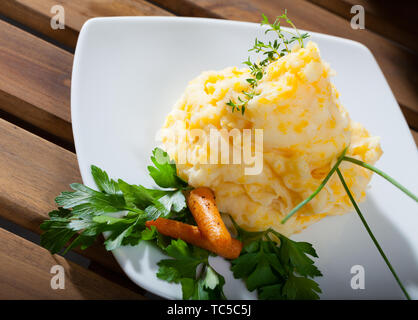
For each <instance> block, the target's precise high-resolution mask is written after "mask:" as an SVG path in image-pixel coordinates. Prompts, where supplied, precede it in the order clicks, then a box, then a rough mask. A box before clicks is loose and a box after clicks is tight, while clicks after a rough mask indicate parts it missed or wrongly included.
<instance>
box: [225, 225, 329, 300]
mask: <svg viewBox="0 0 418 320" xmlns="http://www.w3.org/2000/svg"><path fill="white" fill-rule="evenodd" d="M231 220H232V222H233V224H234V226H235V229H236V230H237V233H238V238H239V239H240V240H241V241H243V243H244V244H245V247H244V249H243V251H242V253H241V255H240V256H239V257H238V258H237V259H235V260H232V261H231V264H232V267H231V270H232V272H233V274H234V277H235V278H239V279H240V278H242V279H243V280H244V282H245V284H246V286H247V289H248V290H249V291H254V290H257V293H258V297H259V298H260V299H266V300H272V299H275V300H277V299H279V300H294V299H296V300H303V299H319V296H318V293H321V289H320V288H319V286H318V284H317V283H316V282H315V281H314V280H312V279H310V278H314V277H319V276H322V274H321V272H320V271H319V270H318V268H317V267H316V266H315V265H314V262H313V260H312V259H311V258H309V256H312V257H315V258H317V257H318V255H317V254H316V252H315V250H314V248H313V247H312V245H311V244H310V243H307V242H296V241H293V240H290V239H289V238H287V237H285V236H283V235H282V234H280V233H278V232H276V231H275V230H273V229H268V230H266V231H262V232H248V231H245V230H244V229H242V228H240V227H239V226H238V225H237V224H236V223H235V221H234V220H233V219H232V218H231ZM272 237H275V238H276V241H275V240H273V239H272ZM277 240H278V241H279V243H280V244H279V245H278V243H277Z"/></svg>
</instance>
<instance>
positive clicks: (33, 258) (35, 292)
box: [0, 228, 144, 300]
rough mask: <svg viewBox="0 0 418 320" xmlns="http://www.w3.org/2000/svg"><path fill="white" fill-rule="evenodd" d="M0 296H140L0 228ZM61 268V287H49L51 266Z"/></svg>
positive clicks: (23, 297)
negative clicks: (62, 277)
mask: <svg viewBox="0 0 418 320" xmlns="http://www.w3.org/2000/svg"><path fill="white" fill-rule="evenodd" d="M0 261H1V263H0V288H1V290H0V299H2V300H4V299H7V300H9V299H19V300H21V299H22V300H23V299H143V298H144V297H142V296H141V295H139V294H137V293H134V292H133V291H130V290H128V289H126V288H124V287H121V286H119V285H117V284H115V283H113V282H111V281H109V280H107V279H105V278H103V277H101V276H99V275H97V274H95V273H94V272H92V271H89V270H86V269H84V268H82V267H80V266H79V265H77V264H74V263H72V262H69V261H67V260H66V259H64V258H63V257H61V256H59V255H51V254H50V253H49V252H48V251H47V250H45V249H44V248H41V247H39V246H37V245H36V244H34V243H32V242H29V241H27V240H25V239H23V238H20V237H18V236H16V235H14V234H13V233H10V232H8V231H6V230H4V229H1V228H0ZM54 265H61V266H62V267H63V268H64V270H65V289H56V290H53V289H52V288H51V278H52V277H53V274H51V273H50V271H51V267H52V266H54Z"/></svg>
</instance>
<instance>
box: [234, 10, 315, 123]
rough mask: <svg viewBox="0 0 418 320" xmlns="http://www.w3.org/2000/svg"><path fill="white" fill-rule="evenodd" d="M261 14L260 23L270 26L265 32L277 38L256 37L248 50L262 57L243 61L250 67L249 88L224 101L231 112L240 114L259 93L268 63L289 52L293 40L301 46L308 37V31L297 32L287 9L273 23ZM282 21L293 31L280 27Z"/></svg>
mask: <svg viewBox="0 0 418 320" xmlns="http://www.w3.org/2000/svg"><path fill="white" fill-rule="evenodd" d="M262 16H263V20H262V21H261V25H267V26H269V27H270V28H268V29H267V30H266V31H265V33H266V34H267V33H269V32H274V33H276V34H277V37H278V38H277V39H275V40H274V41H269V42H263V41H260V40H259V39H257V38H256V39H255V41H254V45H253V47H252V48H250V49H249V50H248V51H254V52H256V53H262V54H263V56H264V59H262V60H261V61H259V62H252V61H251V60H250V58H249V57H248V60H247V61H244V62H243V63H244V64H245V65H247V66H248V68H249V69H250V74H251V78H248V79H246V81H247V82H248V83H249V84H250V89H249V90H247V91H246V90H243V91H242V92H241V93H242V94H243V96H238V98H237V101H233V100H232V99H229V101H228V102H227V103H226V104H227V105H228V106H230V107H231V108H232V112H234V111H240V112H241V114H242V115H244V113H245V110H246V108H247V105H248V102H249V101H250V100H251V99H253V98H254V97H255V96H258V95H259V94H260V93H259V92H257V86H258V84H259V82H260V80H261V79H262V78H263V76H264V74H265V69H266V67H267V66H268V65H269V64H270V63H272V62H274V61H276V60H277V59H279V58H281V57H283V56H284V55H285V54H286V53H290V49H289V46H290V44H292V43H293V42H295V41H297V42H298V43H299V45H300V46H301V47H302V48H303V40H304V39H306V38H308V37H309V34H308V33H303V34H300V33H299V31H298V29H297V28H296V26H295V24H294V23H293V22H292V21H291V20H290V19H289V17H288V16H287V10H285V12H284V14H282V15H280V16H278V17H277V18H276V20H275V21H274V22H273V23H270V22H269V20H268V18H267V17H266V16H265V15H264V14H263V15H262ZM283 22H284V23H287V24H288V25H290V26H291V27H292V28H293V30H294V31H288V30H284V29H282V23H283ZM289 36H290V37H289Z"/></svg>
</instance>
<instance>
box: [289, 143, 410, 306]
mask: <svg viewBox="0 0 418 320" xmlns="http://www.w3.org/2000/svg"><path fill="white" fill-rule="evenodd" d="M346 151H347V148H345V149H344V150H343V152H342V154H341V155H340V157H339V158H338V160H337V162H336V163H335V165H334V166H333V167H332V169H331V170H330V171H329V173H328V174H327V176H326V177H325V179H324V180H323V181H322V182H321V184H320V185H319V187H318V188H317V189H316V190H315V191H314V192H313V193H312V194H311V195H310V196H309V197H308V198H307V199H305V200H304V201H302V202H301V203H299V204H298V205H297V206H296V207H295V208H293V209H292V210H291V211H290V212H289V214H288V215H286V217H285V218H284V219H283V220H282V223H285V222H286V221H287V220H288V219H289V218H290V217H292V216H293V215H294V214H295V213H296V212H297V211H298V210H299V209H300V208H302V207H303V206H304V205H305V204H307V203H308V202H309V201H311V200H312V199H313V198H314V197H315V196H316V195H317V194H318V193H319V192H320V191H321V190H322V188H323V187H324V186H325V184H326V183H327V181H328V180H329V179H330V178H331V176H332V175H333V174H334V172H337V174H338V176H339V178H340V180H341V183H342V184H343V187H344V189H345V191H346V193H347V195H348V197H349V199H350V201H351V203H352V204H353V206H354V209H355V210H356V212H357V214H358V216H359V217H360V220H361V222H362V223H363V225H364V227H365V228H366V230H367V233H368V234H369V236H370V238H371V239H372V241H373V243H374V244H375V246H376V247H377V249H378V251H379V253H380V255H381V256H382V258H383V260H384V261H385V263H386V265H387V266H388V268H389V270H390V271H391V273H392V275H393V276H394V278H395V280H396V282H397V283H398V285H399V287H400V288H401V290H402V292H403V293H404V295H405V297H406V298H407V299H408V300H410V299H411V298H410V296H409V294H408V292H407V291H406V289H405V287H404V286H403V284H402V282H401V280H400V279H399V277H398V275H397V274H396V272H395V269H393V267H392V265H391V263H390V262H389V259H388V258H387V257H386V254H385V253H384V252H383V249H382V248H381V247H380V245H379V242H378V241H377V239H376V237H375V236H374V235H373V233H372V231H371V229H370V227H369V225H368V224H367V221H366V219H365V218H364V216H363V214H362V213H361V211H360V208H359V207H358V205H357V203H356V201H355V200H354V197H353V196H352V194H351V192H350V190H349V188H348V186H347V184H346V183H345V181H344V178H343V175H342V173H341V171H340V169H339V165H340V164H341V162H342V161H348V162H351V163H354V164H357V165H359V166H361V167H363V168H366V169H369V170H371V171H373V172H375V173H377V174H379V175H380V176H381V177H383V178H385V179H386V180H388V181H389V182H390V183H392V184H393V185H394V186H396V187H397V188H399V189H400V190H401V191H403V192H404V193H405V194H407V195H408V196H409V197H411V198H412V199H414V200H415V201H416V202H418V197H417V196H416V195H415V194H413V193H412V192H411V191H409V190H408V189H407V188H405V187H404V186H402V185H401V184H400V183H399V182H397V181H396V180H395V179H393V178H392V177H390V176H389V175H388V174H386V173H385V172H383V171H382V170H380V169H378V168H376V167H374V166H372V165H370V164H368V163H365V162H363V161H360V160H357V159H355V158H351V157H348V156H346V155H345V153H346Z"/></svg>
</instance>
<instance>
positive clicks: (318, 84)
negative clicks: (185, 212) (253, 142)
mask: <svg viewBox="0 0 418 320" xmlns="http://www.w3.org/2000/svg"><path fill="white" fill-rule="evenodd" d="M332 73H333V72H332V70H331V69H330V67H329V65H328V64H327V63H325V62H324V61H322V60H321V57H320V54H319V50H318V47H317V46H316V44H315V43H313V42H309V43H308V44H307V46H306V48H300V47H294V48H293V49H292V52H291V53H289V54H288V55H286V56H285V57H283V58H280V59H278V60H277V61H275V62H273V63H271V64H270V65H269V66H268V67H267V68H266V73H265V75H264V77H263V78H262V79H261V81H260V83H259V85H258V86H257V89H256V90H257V93H258V94H259V95H257V96H256V97H255V98H253V99H252V100H250V102H249V103H248V106H247V109H246V111H245V113H244V114H243V115H242V114H241V112H237V111H235V112H232V111H231V107H230V106H227V105H226V103H227V102H228V101H229V100H230V99H232V100H233V101H237V99H238V97H239V96H243V95H242V91H243V90H249V84H248V82H247V81H246V79H247V78H250V77H251V76H250V72H249V70H248V69H245V68H244V69H238V68H236V67H231V68H226V69H224V70H220V71H207V72H203V73H202V74H201V75H200V76H198V77H197V78H195V79H194V80H192V81H191V82H190V83H189V85H188V86H187V88H186V90H185V92H184V94H183V95H182V97H181V98H180V100H178V102H177V103H176V104H175V106H174V109H173V110H172V112H171V113H170V114H169V115H168V116H167V118H166V121H165V124H164V127H163V129H164V130H162V133H161V138H162V141H163V144H164V147H165V150H166V151H167V152H168V153H169V155H170V156H171V157H172V158H173V159H174V160H175V161H176V162H179V161H178V160H179V159H178V154H179V153H178V151H179V148H180V144H179V142H178V139H176V137H178V132H179V131H182V130H183V131H184V130H186V132H189V131H190V130H192V129H202V130H204V131H205V132H208V133H209V131H210V130H211V129H215V130H221V129H228V130H231V129H234V128H237V129H240V130H241V129H263V141H264V143H263V170H262V172H261V173H260V174H258V175H245V174H244V166H243V165H236V164H202V163H200V162H199V159H207V158H209V157H208V152H210V146H208V144H205V142H204V141H201V140H200V139H197V140H196V141H195V140H192V141H191V142H189V143H187V144H185V145H182V147H183V148H185V150H186V151H187V152H188V153H189V154H190V155H193V159H187V161H186V163H183V164H179V165H178V173H179V175H180V176H181V177H182V178H184V179H185V180H186V181H188V182H189V184H190V185H192V186H194V187H198V186H207V187H210V188H211V189H212V190H213V191H214V192H215V195H216V199H217V204H218V207H219V209H220V211H221V212H225V213H229V214H231V215H232V216H233V217H234V219H235V220H236V221H237V223H238V224H239V225H241V226H242V227H244V228H246V229H249V230H262V229H266V228H268V227H273V228H274V229H276V230H277V231H278V232H281V233H283V234H285V235H291V234H292V233H295V232H299V231H301V230H302V229H304V228H306V227H307V226H308V225H310V224H312V223H314V222H316V221H318V220H320V219H321V218H323V217H325V216H327V215H339V214H343V213H345V212H347V211H349V210H351V208H352V206H351V203H350V200H349V198H348V197H347V195H346V193H345V191H344V189H343V186H342V185H341V182H340V181H339V179H338V176H337V175H336V174H335V175H334V176H333V177H332V178H331V179H330V180H329V182H328V183H327V185H326V187H325V188H324V189H323V190H322V191H321V192H320V193H319V194H318V195H317V196H316V197H315V198H314V199H313V200H312V201H311V202H310V203H309V204H307V205H306V206H305V207H303V208H302V209H301V210H300V211H298V212H297V213H296V214H295V215H294V216H293V217H292V218H291V219H290V220H288V221H287V222H286V224H284V225H282V224H280V221H281V220H282V219H283V218H284V217H285V216H286V214H287V213H289V211H290V210H291V209H292V208H294V207H295V206H296V205H297V204H298V203H299V202H301V201H302V200H304V199H305V198H307V197H308V196H309V195H310V194H311V193H312V192H313V191H314V190H315V189H316V188H317V187H318V185H319V184H320V183H321V181H322V180H323V179H324V177H325V176H326V174H327V173H328V171H329V170H330V169H331V167H332V166H333V164H334V163H335V161H336V159H337V158H338V156H339V155H340V154H341V152H342V151H343V150H344V148H345V147H346V146H349V149H348V151H347V155H349V156H352V157H355V158H357V159H360V160H363V161H365V162H367V163H370V164H373V163H375V162H376V161H377V160H378V159H379V157H380V155H381V153H382V151H381V149H380V145H379V138H378V137H372V136H370V135H369V133H368V132H367V130H366V129H365V128H364V127H363V126H362V125H361V124H359V123H356V122H353V121H351V120H350V118H349V115H348V114H347V112H346V111H345V109H344V108H343V106H342V105H341V104H340V102H339V100H338V92H337V90H336V88H335V87H334V86H333V85H332V83H331V82H330V76H332ZM230 143H231V144H232V142H230ZM241 148H242V146H241ZM340 169H341V170H342V173H343V175H344V177H345V178H346V181H347V184H348V186H349V187H350V189H351V190H352V192H353V193H354V196H355V199H356V200H358V201H361V200H363V199H364V197H365V189H366V187H367V184H368V183H369V181H370V179H371V173H370V171H368V170H366V169H363V168H361V167H359V166H356V165H354V164H351V163H347V162H343V163H342V164H341V166H340Z"/></svg>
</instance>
